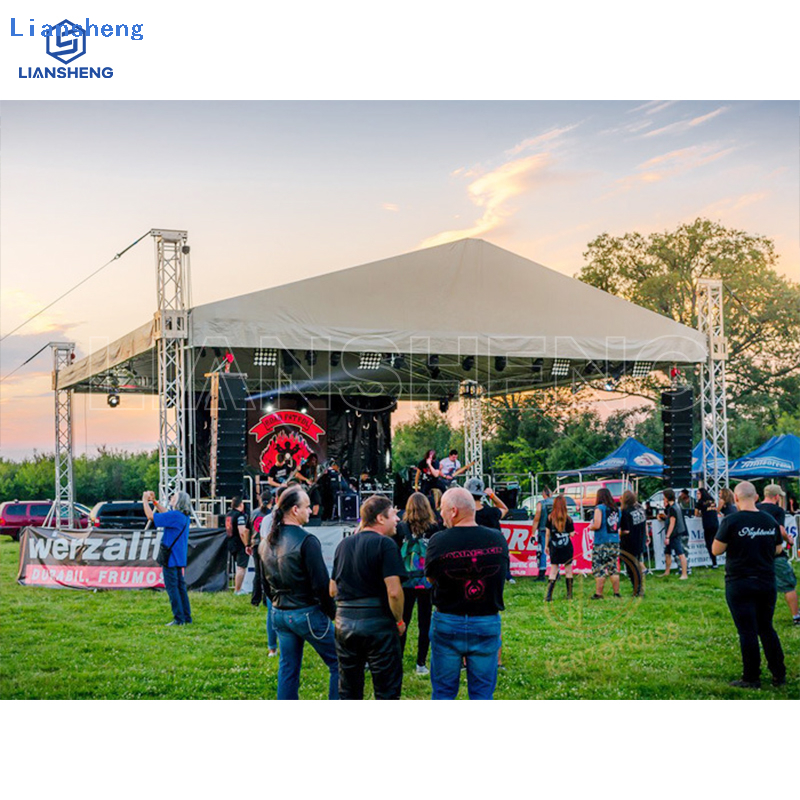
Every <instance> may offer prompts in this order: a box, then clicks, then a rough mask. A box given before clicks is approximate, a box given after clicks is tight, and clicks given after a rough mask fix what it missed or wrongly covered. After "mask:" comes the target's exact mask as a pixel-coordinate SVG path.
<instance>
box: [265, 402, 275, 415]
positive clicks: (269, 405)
mask: <svg viewBox="0 0 800 800" xmlns="http://www.w3.org/2000/svg"><path fill="white" fill-rule="evenodd" d="M274 410H275V406H274V405H272V403H267V404H266V405H265V406H264V411H266V412H267V414H271V413H272V412H273V411H274Z"/></svg>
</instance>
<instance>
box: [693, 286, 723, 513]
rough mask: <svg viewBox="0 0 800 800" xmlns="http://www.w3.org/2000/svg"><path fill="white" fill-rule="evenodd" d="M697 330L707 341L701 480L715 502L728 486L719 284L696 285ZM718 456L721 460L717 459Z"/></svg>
mask: <svg viewBox="0 0 800 800" xmlns="http://www.w3.org/2000/svg"><path fill="white" fill-rule="evenodd" d="M697 327H698V330H699V331H700V333H702V334H704V335H705V336H706V337H707V340H708V358H707V359H706V361H705V362H703V363H702V364H701V366H700V395H701V408H700V413H701V418H702V431H703V440H704V441H705V442H706V445H705V446H704V447H703V480H704V483H705V486H706V488H707V489H708V491H709V492H711V494H712V496H713V497H714V499H715V500H717V501H718V500H719V493H720V490H722V489H724V488H726V487H727V486H728V480H729V476H728V406H727V399H726V386H725V361H726V359H727V357H728V342H727V339H726V338H725V324H724V314H723V304H722V281H721V280H714V279H710V278H701V279H700V280H698V282H697ZM720 455H721V456H722V458H720Z"/></svg>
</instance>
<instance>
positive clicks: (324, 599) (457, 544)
mask: <svg viewBox="0 0 800 800" xmlns="http://www.w3.org/2000/svg"><path fill="white" fill-rule="evenodd" d="M434 455H435V454H434V453H433V452H432V451H431V452H430V453H428V454H427V455H426V459H424V460H423V463H424V464H425V465H426V466H428V467H431V468H432V469H433V470H435V471H436V472H438V474H434V473H433V472H430V473H426V472H425V471H424V470H423V469H422V468H420V469H419V473H418V476H417V477H418V478H421V479H423V481H422V485H420V484H419V483H418V484H417V487H418V488H420V489H425V490H426V491H425V492H423V491H415V492H414V493H413V494H411V496H410V497H409V498H408V501H407V503H406V504H405V508H404V509H403V511H402V513H401V514H398V511H397V509H396V508H395V507H394V505H393V503H392V501H391V500H390V499H389V498H388V497H386V496H383V495H373V496H371V497H370V498H369V499H367V500H366V501H365V502H364V503H363V504H362V506H361V509H360V518H361V521H360V524H359V527H358V528H357V530H356V532H355V533H354V534H353V535H351V536H347V537H345V538H344V539H343V540H342V541H341V542H340V544H339V545H338V547H337V549H336V553H335V556H334V562H333V570H332V573H331V574H330V575H329V574H328V570H327V567H326V565H325V562H324V560H323V557H322V549H321V545H320V542H319V539H318V538H317V537H316V536H314V535H313V533H310V532H309V531H307V530H306V529H305V527H304V526H307V525H308V522H309V519H310V518H311V516H312V514H313V513H314V511H315V509H314V499H315V498H314V497H313V495H312V496H309V492H308V491H307V489H308V488H309V482H308V480H307V481H306V482H303V481H300V480H298V479H297V476H295V475H292V480H290V481H286V480H280V479H278V480H276V481H275V484H276V485H275V486H274V487H272V484H270V485H269V486H262V487H261V491H262V503H261V505H260V507H259V508H258V509H257V511H256V512H255V514H254V517H253V518H251V519H248V517H247V514H246V513H245V510H244V501H243V499H242V498H241V497H238V498H235V499H234V501H233V503H232V507H231V510H230V512H229V513H228V515H227V518H226V528H227V530H228V533H229V552H230V554H231V556H232V557H233V559H234V561H235V564H236V573H235V579H234V588H235V591H236V592H237V593H242V591H243V590H242V583H243V578H244V572H245V568H246V565H247V563H248V560H249V557H250V556H251V555H254V556H255V559H254V563H255V565H256V580H255V583H254V588H253V592H252V602H253V603H254V604H255V605H259V604H261V603H264V604H265V605H266V606H267V617H266V630H267V645H268V655H269V656H270V657H273V656H276V655H279V664H278V698H279V699H297V698H299V692H300V668H301V664H302V658H303V650H304V645H305V643H306V642H307V643H308V644H310V645H311V646H312V648H313V649H314V650H315V651H316V652H317V653H318V655H319V656H320V658H321V659H322V660H323V662H324V663H325V665H326V666H327V668H328V671H329V689H328V696H329V698H330V699H362V698H363V697H364V686H365V672H366V671H367V670H368V671H369V673H370V674H371V677H372V685H373V690H374V695H375V697H376V698H377V699H398V698H399V697H400V695H401V692H402V684H403V653H404V650H405V647H406V643H407V632H408V628H409V625H410V624H411V622H412V618H413V616H414V609H415V608H416V609H417V642H416V658H415V672H416V674H417V675H419V676H429V677H430V681H431V696H432V698H433V699H454V698H455V697H456V695H457V694H458V691H459V683H460V676H461V673H462V671H465V673H466V682H467V692H468V696H469V697H470V699H491V698H492V697H493V695H494V690H495V687H496V684H497V676H498V670H499V669H502V650H501V644H502V637H501V627H502V626H501V617H500V612H501V611H503V609H504V604H503V591H504V586H505V584H506V583H507V582H509V581H513V579H512V577H511V572H510V559H509V551H508V545H507V544H506V540H505V537H504V536H503V534H502V532H501V521H502V519H503V518H504V517H505V516H506V515H507V514H508V507H507V506H506V505H505V504H504V503H503V502H502V500H501V499H500V498H499V497H498V496H497V495H496V494H495V493H494V492H492V491H491V490H490V489H487V488H486V487H485V485H484V483H483V481H482V480H480V479H479V478H469V479H468V480H467V481H466V482H465V485H464V487H463V488H462V487H460V486H458V485H457V484H456V483H455V481H454V477H456V474H455V473H457V472H458V471H459V470H460V469H461V467H460V464H459V462H458V459H457V453H455V452H454V451H453V452H451V454H450V456H449V458H448V461H449V463H448V464H446V465H445V466H444V467H442V465H441V464H439V463H438V462H436V465H435V466H434V461H433V458H432V456H434ZM443 462H444V460H443ZM426 474H427V475H429V476H430V480H427V481H425V480H424V476H425V475H426ZM284 477H285V476H278V478H284ZM308 477H309V478H310V477H311V476H310V475H309V476H308ZM273 488H274V489H275V491H274V492H273V490H272V489H273ZM663 494H664V511H663V513H661V514H660V515H659V516H660V518H661V519H662V520H663V521H664V556H665V571H664V573H663V575H664V576H669V575H670V573H671V568H672V558H673V557H674V558H676V559H677V561H678V564H679V566H680V572H681V575H680V579H681V580H687V579H688V571H689V570H688V557H687V541H688V528H687V524H686V514H688V513H692V512H693V513H694V514H695V515H696V516H698V517H700V518H701V522H702V526H703V533H704V539H705V543H706V547H707V548H708V551H709V554H710V557H711V559H712V568H716V567H717V557H718V556H720V555H721V554H722V553H725V556H726V599H727V603H728V606H729V609H730V612H731V616H732V618H733V621H734V624H735V626H736V629H737V631H738V635H739V641H740V646H741V652H742V662H743V670H742V677H741V678H740V679H737V680H735V681H733V682H732V685H733V686H736V687H740V688H750V689H752V688H758V687H760V650H759V641H760V642H761V646H762V647H763V649H764V652H765V655H766V659H767V664H768V667H769V669H770V671H771V673H772V680H773V683H774V684H775V685H782V684H783V683H785V679H786V670H785V663H784V656H783V651H782V649H781V644H780V640H779V637H778V634H777V633H776V631H775V629H774V627H773V624H772V619H773V614H774V610H775V605H776V598H777V594H778V593H781V594H783V595H784V597H785V600H786V603H787V605H788V607H789V610H790V613H791V615H792V618H793V622H794V624H795V625H800V613H798V599H797V591H796V578H795V574H794V571H793V569H792V566H791V564H790V563H789V560H788V558H787V552H786V551H787V549H788V548H790V547H791V546H792V544H793V540H792V538H791V536H790V535H789V533H788V532H787V529H786V526H785V514H786V512H785V511H784V509H783V508H782V506H781V502H780V501H781V498H782V497H784V496H785V495H784V492H783V490H782V489H781V487H780V486H778V485H777V484H770V485H768V486H767V487H766V488H765V490H764V500H763V502H760V503H759V502H757V501H758V496H757V493H756V490H755V488H754V487H753V485H752V484H751V483H749V482H747V481H743V482H741V483H739V484H738V485H737V486H736V489H735V493H734V492H730V491H729V490H727V489H726V490H724V491H723V492H722V494H721V497H720V502H719V503H716V502H715V501H714V499H713V498H712V496H711V495H710V493H709V492H708V491H707V490H705V489H700V490H698V492H697V496H696V498H695V502H694V503H692V502H691V498H690V497H689V496H688V493H680V494H679V495H677V496H676V494H675V492H674V491H673V490H672V489H665V490H664V493H663ZM143 503H144V506H145V513H147V514H148V516H149V517H150V518H152V519H153V521H154V523H155V524H156V525H157V526H158V527H163V528H164V536H163V538H162V542H164V543H166V544H165V545H162V546H167V545H168V552H167V553H166V555H165V556H164V558H165V561H164V581H165V585H166V589H167V593H168V595H169V598H170V603H171V606H172V611H173V620H172V622H170V623H169V624H171V625H184V624H189V623H191V622H192V617H191V610H190V607H189V599H188V595H187V593H186V586H185V582H184V579H183V569H182V568H183V567H184V566H185V565H186V550H187V545H188V522H187V520H188V517H189V515H190V513H191V508H190V506H189V500H188V497H187V496H186V495H185V494H184V493H176V495H175V496H174V497H173V498H172V499H171V507H170V508H169V509H164V508H162V507H161V506H159V505H158V504H157V503H155V496H154V495H153V493H152V492H147V493H145V496H144V497H143ZM589 528H590V530H591V531H592V532H593V537H594V543H593V547H592V551H591V562H592V576H593V578H594V581H595V585H594V594H593V595H592V596H591V599H592V600H602V599H603V597H604V590H605V584H606V581H608V582H610V584H611V590H612V595H613V597H614V598H621V590H620V563H622V564H624V565H625V567H626V572H627V574H628V577H629V578H630V581H631V584H632V590H633V594H634V596H637V597H643V596H644V591H645V575H646V574H647V569H646V566H645V562H644V558H645V552H646V549H647V545H648V544H649V537H648V530H647V512H646V509H645V508H644V507H643V506H642V505H641V504H640V503H639V502H638V499H637V496H636V494H635V493H634V492H633V491H630V490H627V491H625V492H624V493H623V495H622V497H621V502H620V503H619V504H617V503H616V501H615V500H614V498H613V496H612V495H611V492H610V491H609V490H608V489H606V488H601V489H600V490H599V492H598V495H597V501H596V505H595V508H594V510H593V513H592V517H591V519H590V521H589ZM533 529H534V530H536V531H537V532H538V534H539V541H540V542H541V543H542V544H543V546H542V547H541V548H540V559H541V560H540V562H539V567H540V569H539V579H540V580H546V581H547V582H548V585H547V589H546V593H545V598H544V599H545V602H548V603H551V602H553V601H554V599H555V591H554V590H555V586H556V583H557V581H558V580H559V578H560V576H561V572H562V569H563V572H564V577H565V583H566V599H567V600H568V601H569V600H572V599H573V586H574V575H573V561H574V558H575V552H574V546H573V534H574V532H575V525H574V522H573V520H572V518H571V517H570V515H569V512H568V507H567V503H566V499H565V497H564V496H563V495H562V494H557V495H555V496H553V494H552V492H551V491H550V490H549V489H547V488H545V490H544V492H543V496H542V499H541V500H540V501H539V502H538V503H537V504H536V507H535V511H534V518H533ZM429 655H430V667H428V657H429Z"/></svg>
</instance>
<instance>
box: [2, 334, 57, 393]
mask: <svg viewBox="0 0 800 800" xmlns="http://www.w3.org/2000/svg"><path fill="white" fill-rule="evenodd" d="M48 347H50V342H48V343H47V344H46V345H44V346H43V347H40V348H39V349H38V350H37V351H36V352H35V353H34V354H33V355H32V356H31V357H30V358H29V359H27V360H26V361H23V362H22V363H21V364H20V365H19V366H18V367H17V368H16V369H12V370H11V372H9V373H8V375H4V376H3V377H2V378H0V383H2V382H3V381H4V380H6V378H10V377H11V376H12V375H13V374H14V373H15V372H17V371H19V370H21V369H22V368H23V367H24V366H25V365H26V364H28V363H29V362H31V361H33V359H34V358H36V356H38V355H39V353H41V352H42V350H45V349H46V348H48Z"/></svg>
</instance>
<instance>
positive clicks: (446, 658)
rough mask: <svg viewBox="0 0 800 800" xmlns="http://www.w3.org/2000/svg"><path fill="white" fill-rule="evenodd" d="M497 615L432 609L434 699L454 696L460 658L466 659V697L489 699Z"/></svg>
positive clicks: (494, 682)
mask: <svg viewBox="0 0 800 800" xmlns="http://www.w3.org/2000/svg"><path fill="white" fill-rule="evenodd" d="M499 649H500V615H499V614H494V615H492V616H487V617H466V616H465V617H462V616H457V615H455V614H442V613H441V612H439V611H434V612H433V621H432V622H431V687H432V688H433V699H434V700H455V698H456V695H457V694H458V684H459V680H460V678H461V659H462V658H466V662H467V691H468V693H469V699H470V700H491V699H492V697H493V696H494V689H495V686H497V652H498V650H499Z"/></svg>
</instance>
